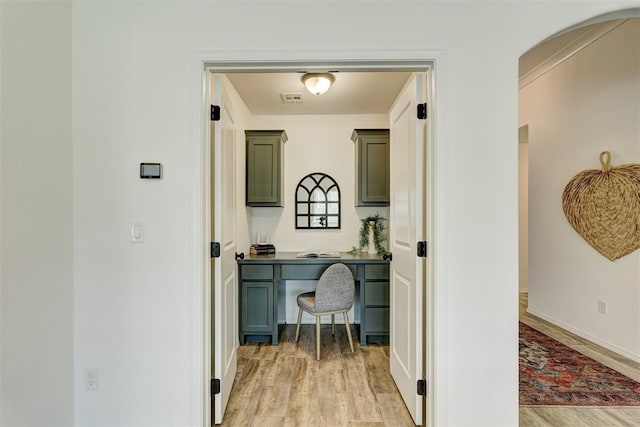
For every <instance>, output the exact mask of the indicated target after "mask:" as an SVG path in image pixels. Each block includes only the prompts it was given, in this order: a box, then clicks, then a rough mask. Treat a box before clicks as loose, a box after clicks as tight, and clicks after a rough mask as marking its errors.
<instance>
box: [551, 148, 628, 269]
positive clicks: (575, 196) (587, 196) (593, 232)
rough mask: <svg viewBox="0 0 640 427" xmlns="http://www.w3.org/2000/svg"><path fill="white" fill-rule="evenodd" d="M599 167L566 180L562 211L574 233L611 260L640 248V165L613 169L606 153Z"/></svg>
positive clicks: (601, 157)
mask: <svg viewBox="0 0 640 427" xmlns="http://www.w3.org/2000/svg"><path fill="white" fill-rule="evenodd" d="M600 164H601V165H602V170H598V169H589V170H585V171H582V172H580V173H578V174H577V175H576V176H574V177H573V178H572V179H571V181H569V183H568V184H567V186H566V187H565V189H564V192H563V193H562V208H563V210H564V214H565V216H566V217H567V220H569V224H571V226H572V227H573V228H574V230H576V231H577V232H578V234H579V235H580V236H582V238H583V239H585V240H586V241H587V242H588V243H589V244H590V245H591V246H592V247H593V248H594V249H595V250H597V251H598V252H600V253H601V254H602V255H604V256H605V257H607V258H608V259H610V260H611V261H613V260H616V259H619V258H622V257H623V256H625V255H628V254H630V253H631V252H633V251H635V250H636V249H638V248H640V164H626V165H621V166H616V167H612V166H611V153H609V152H608V151H603V152H602V153H600Z"/></svg>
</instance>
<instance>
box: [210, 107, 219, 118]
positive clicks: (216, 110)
mask: <svg viewBox="0 0 640 427" xmlns="http://www.w3.org/2000/svg"><path fill="white" fill-rule="evenodd" d="M211 121H212V122H219V121H220V106H219V105H212V106H211Z"/></svg>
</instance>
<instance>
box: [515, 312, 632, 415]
mask: <svg viewBox="0 0 640 427" xmlns="http://www.w3.org/2000/svg"><path fill="white" fill-rule="evenodd" d="M520 405H567V406H639V405H640V383H638V382H636V381H634V380H632V379H631V378H628V377H626V376H624V375H622V374H621V373H619V372H617V371H614V370H613V369H611V368H608V367H606V366H604V365H602V364H600V363H598V362H596V361H595V360H593V359H591V358H589V357H587V356H585V355H583V354H581V353H578V352H577V351H575V350H573V349H571V348H569V347H567V346H566V345H564V344H562V343H560V342H558V341H556V340H554V339H553V338H550V337H548V336H547V335H544V334H543V333H541V332H538V331H536V330H535V329H533V328H530V327H529V326H527V325H525V324H524V323H522V322H521V323H520Z"/></svg>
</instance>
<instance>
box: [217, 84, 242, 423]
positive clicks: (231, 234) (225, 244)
mask: <svg viewBox="0 0 640 427" xmlns="http://www.w3.org/2000/svg"><path fill="white" fill-rule="evenodd" d="M227 84H228V82H227V80H226V77H224V76H222V75H214V76H213V104H214V105H218V106H220V120H219V121H212V122H211V135H212V147H211V187H210V188H211V232H212V236H211V241H212V242H218V243H220V257H219V258H212V261H211V269H212V270H211V278H212V283H213V292H212V293H211V294H212V298H213V303H212V315H211V321H212V323H213V324H212V327H211V330H212V331H213V339H212V342H213V351H212V352H211V354H212V357H213V361H212V365H213V378H217V379H219V380H220V393H219V394H216V395H215V398H214V402H213V408H214V416H213V421H214V422H215V423H216V424H220V423H221V422H222V416H223V415H224V411H225V408H226V407H227V402H228V401H229V395H230V394H231V386H232V385H233V379H234V378H235V375H236V370H237V364H238V359H237V349H238V310H237V308H238V280H237V273H236V260H235V253H236V235H235V234H236V233H235V229H236V224H235V218H236V215H235V208H236V200H235V197H236V192H235V179H236V170H235V165H236V133H237V130H236V125H235V122H234V115H233V108H232V105H231V102H230V101H229V100H228V97H227V96H226V90H225V89H226V87H225V86H226V85H227Z"/></svg>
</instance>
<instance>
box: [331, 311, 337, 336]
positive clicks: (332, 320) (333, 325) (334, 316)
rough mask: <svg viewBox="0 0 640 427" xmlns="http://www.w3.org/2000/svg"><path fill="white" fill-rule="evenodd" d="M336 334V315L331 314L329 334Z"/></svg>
mask: <svg viewBox="0 0 640 427" xmlns="http://www.w3.org/2000/svg"><path fill="white" fill-rule="evenodd" d="M335 334H336V315H335V314H332V315H331V335H335Z"/></svg>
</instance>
